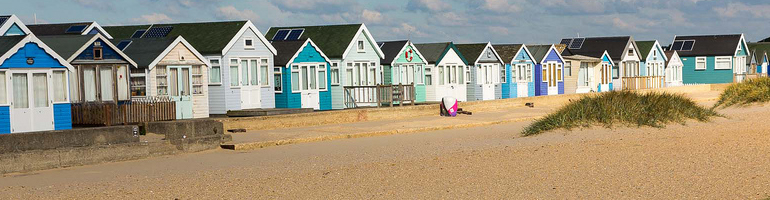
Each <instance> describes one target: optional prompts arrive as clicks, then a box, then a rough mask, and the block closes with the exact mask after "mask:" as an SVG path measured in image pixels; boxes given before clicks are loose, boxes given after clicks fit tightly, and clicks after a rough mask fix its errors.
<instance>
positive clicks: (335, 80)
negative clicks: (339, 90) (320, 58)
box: [329, 62, 340, 85]
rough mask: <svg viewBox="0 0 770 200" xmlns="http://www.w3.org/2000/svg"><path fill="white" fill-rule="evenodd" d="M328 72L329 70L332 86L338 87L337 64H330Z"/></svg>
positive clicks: (338, 68)
mask: <svg viewBox="0 0 770 200" xmlns="http://www.w3.org/2000/svg"><path fill="white" fill-rule="evenodd" d="M329 70H330V73H331V77H332V78H331V79H332V80H331V81H332V85H339V84H340V67H339V63H336V62H334V63H332V67H331V69H329Z"/></svg>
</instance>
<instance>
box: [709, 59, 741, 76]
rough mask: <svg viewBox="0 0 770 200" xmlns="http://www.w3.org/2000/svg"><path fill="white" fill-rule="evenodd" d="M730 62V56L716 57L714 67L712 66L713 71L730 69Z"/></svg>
mask: <svg viewBox="0 0 770 200" xmlns="http://www.w3.org/2000/svg"><path fill="white" fill-rule="evenodd" d="M731 62H732V58H731V57H730V56H720V57H716V65H714V69H730V63H731ZM739 72H741V71H739Z"/></svg>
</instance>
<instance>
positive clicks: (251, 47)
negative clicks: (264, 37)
mask: <svg viewBox="0 0 770 200" xmlns="http://www.w3.org/2000/svg"><path fill="white" fill-rule="evenodd" d="M249 40H251V45H247V44H246V41H249ZM243 49H245V50H254V49H257V48H256V47H254V38H251V37H244V38H243Z"/></svg>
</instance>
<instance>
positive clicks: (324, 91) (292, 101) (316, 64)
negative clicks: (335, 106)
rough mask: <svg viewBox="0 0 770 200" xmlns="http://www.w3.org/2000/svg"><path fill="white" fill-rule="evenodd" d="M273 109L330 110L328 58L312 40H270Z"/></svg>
mask: <svg viewBox="0 0 770 200" xmlns="http://www.w3.org/2000/svg"><path fill="white" fill-rule="evenodd" d="M271 43H272V45H273V47H275V49H276V50H277V51H278V55H276V56H275V68H274V70H273V77H274V78H273V79H274V81H273V82H274V83H275V107H276V108H312V109H314V110H331V109H332V97H331V96H332V95H331V91H330V90H329V88H330V87H331V83H330V82H329V79H330V75H329V63H330V62H331V61H330V60H329V58H328V57H326V55H325V54H324V53H323V51H321V49H320V48H318V46H317V45H316V44H315V43H313V41H312V40H311V39H305V40H291V41H288V40H281V41H272V42H271Z"/></svg>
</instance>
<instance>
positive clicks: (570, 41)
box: [559, 38, 572, 45]
mask: <svg viewBox="0 0 770 200" xmlns="http://www.w3.org/2000/svg"><path fill="white" fill-rule="evenodd" d="M570 43H572V39H571V38H568V39H561V42H559V44H563V45H569V44H570Z"/></svg>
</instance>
